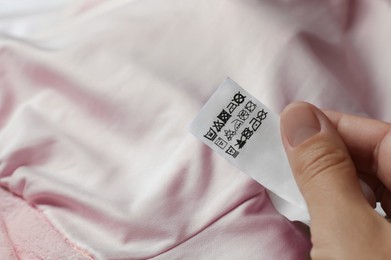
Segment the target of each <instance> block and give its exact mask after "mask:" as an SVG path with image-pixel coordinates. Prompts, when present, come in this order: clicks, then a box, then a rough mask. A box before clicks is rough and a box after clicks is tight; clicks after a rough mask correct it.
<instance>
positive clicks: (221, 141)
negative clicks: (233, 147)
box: [215, 137, 228, 149]
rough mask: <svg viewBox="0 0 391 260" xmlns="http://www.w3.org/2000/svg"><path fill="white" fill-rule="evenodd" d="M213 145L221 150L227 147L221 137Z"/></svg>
mask: <svg viewBox="0 0 391 260" xmlns="http://www.w3.org/2000/svg"><path fill="white" fill-rule="evenodd" d="M215 144H216V145H217V146H218V147H220V148H221V149H224V148H225V147H226V146H227V144H228V143H227V142H226V141H224V140H223V139H222V138H221V137H219V138H217V140H216V142H215Z"/></svg>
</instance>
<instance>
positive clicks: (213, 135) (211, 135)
mask: <svg viewBox="0 0 391 260" xmlns="http://www.w3.org/2000/svg"><path fill="white" fill-rule="evenodd" d="M216 136H217V133H216V132H215V131H214V130H213V129H212V128H211V127H209V130H208V132H207V133H206V134H204V137H205V138H206V139H208V140H211V141H213V140H214V139H216Z"/></svg>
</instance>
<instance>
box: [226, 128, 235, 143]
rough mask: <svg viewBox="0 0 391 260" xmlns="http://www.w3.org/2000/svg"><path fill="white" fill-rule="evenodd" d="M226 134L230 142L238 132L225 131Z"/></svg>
mask: <svg viewBox="0 0 391 260" xmlns="http://www.w3.org/2000/svg"><path fill="white" fill-rule="evenodd" d="M224 133H225V137H227V140H228V141H231V140H232V137H234V136H235V135H236V131H232V130H224Z"/></svg>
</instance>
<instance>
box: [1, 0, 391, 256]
mask: <svg viewBox="0 0 391 260" xmlns="http://www.w3.org/2000/svg"><path fill="white" fill-rule="evenodd" d="M41 5H42V6H41V9H42V12H40V11H39V8H38V9H37V7H34V8H35V9H34V8H33V7H30V8H31V10H30V11H31V12H36V13H40V15H39V16H29V17H27V16H26V17H24V16H16V15H15V16H14V17H13V16H12V14H14V11H15V10H13V9H12V8H11V9H9V10H8V11H7V12H9V13H8V14H9V15H8V16H7V17H11V18H12V17H13V18H12V19H13V20H12V19H11V18H9V19H11V20H12V22H9V23H6V22H0V23H2V26H1V27H0V28H1V30H2V35H3V36H2V37H1V39H0V161H1V164H0V185H1V187H2V188H3V189H4V190H2V191H1V192H2V193H4V192H5V191H6V193H12V194H13V195H12V196H18V197H19V198H21V199H23V200H24V201H20V205H21V206H20V207H16V208H15V211H19V212H21V213H22V212H24V210H26V209H27V208H29V210H33V209H32V208H30V205H31V206H33V207H34V210H33V212H34V213H31V214H36V216H37V217H36V218H31V220H26V221H30V222H29V223H30V224H28V225H26V227H25V228H24V230H20V229H15V230H14V231H13V232H14V233H13V234H17V233H23V232H27V233H29V232H33V231H31V230H30V229H29V228H27V227H28V226H34V223H35V222H36V223H41V224H39V225H38V224H37V225H36V226H37V227H39V228H40V229H42V230H48V231H47V233H48V234H51V235H48V236H50V237H51V236H56V239H54V240H53V241H56V242H53V244H50V243H46V242H44V240H42V243H40V246H39V247H36V244H32V243H29V242H31V241H30V240H29V239H27V240H25V241H22V242H17V240H15V236H11V235H2V236H1V238H0V239H1V241H7V242H6V243H4V245H6V246H5V248H6V249H7V250H8V252H9V253H8V254H9V255H12V254H14V255H15V252H19V251H20V250H22V249H23V248H25V249H26V248H31V247H36V248H39V249H38V250H41V251H40V252H38V253H36V256H37V257H36V258H37V259H39V257H42V258H45V256H47V255H46V254H47V250H46V251H45V249H47V248H53V247H56V246H55V243H58V245H62V246H63V247H61V246H58V247H56V248H57V249H58V250H59V252H60V251H61V252H65V253H68V254H74V255H76V256H77V257H81V258H86V259H89V258H95V259H151V258H153V259H302V258H305V257H306V256H308V254H309V250H310V241H309V237H308V234H307V233H306V231H305V230H302V228H301V226H300V225H297V224H295V223H291V222H289V221H287V220H286V219H285V218H284V217H282V216H280V215H279V214H278V213H277V212H276V211H275V210H274V209H273V206H272V204H271V203H270V201H269V199H268V197H267V195H266V193H265V190H264V189H263V187H262V186H261V185H259V184H257V183H255V182H254V181H253V180H251V179H250V178H248V177H247V176H246V175H244V174H243V173H241V172H239V171H238V170H237V169H235V168H234V167H233V166H231V165H229V164H228V163H227V162H225V161H224V160H223V159H222V158H220V157H219V156H217V155H215V154H214V153H212V152H211V151H210V150H209V149H208V148H207V147H205V146H204V145H202V144H201V143H200V142H199V141H198V140H196V139H195V138H194V137H193V136H191V135H190V134H189V133H188V131H187V125H188V123H189V122H190V121H191V119H192V118H193V117H194V116H195V114H196V113H197V112H198V110H199V109H200V107H201V106H202V105H203V103H204V102H205V101H206V100H207V98H208V97H209V95H210V94H211V93H213V91H214V90H215V88H216V87H217V86H218V85H219V83H220V82H221V81H222V80H223V79H224V78H225V77H226V76H229V77H231V78H233V79H234V80H235V81H237V82H238V83H239V84H240V85H241V86H243V87H244V88H246V89H247V90H248V91H249V92H250V93H253V94H254V96H256V97H257V98H258V99H260V100H261V101H262V102H264V103H265V104H266V105H267V106H269V107H270V108H272V109H273V110H275V111H276V112H279V111H280V110H281V109H282V108H283V107H284V106H285V105H286V104H288V103H289V102H291V101H293V100H299V99H300V100H306V101H309V102H312V103H314V104H316V105H318V106H321V107H325V108H330V109H336V110H340V111H344V112H350V113H356V114H365V115H368V116H371V117H375V118H379V119H383V120H390V119H391V116H390V115H389V114H388V113H387V111H389V109H390V102H387V97H388V96H389V95H390V94H391V93H390V92H391V90H390V89H389V88H388V87H387V86H388V83H389V82H390V77H391V76H390V74H389V73H386V71H387V68H389V67H390V65H391V64H390V63H391V57H390V56H389V54H388V52H387V51H386V46H389V41H390V40H389V39H390V37H389V33H388V34H387V32H389V31H390V19H391V18H390V17H391V16H390V7H389V3H387V2H385V1H380V0H378V1H371V2H369V1H309V0H308V1H304V0H303V1H299V0H297V1H266V0H265V1H250V0H248V1H235V0H224V1H223V0H218V1H213V2H212V1H207V0H202V1H190V0H185V1H184V0H180V1H179V0H168V1H167V0H165V1H160V0H150V1H118V2H116V1H112V2H104V1H83V2H78V3H73V4H68V3H65V2H58V6H57V7H56V8H52V9H50V8H49V9H45V7H47V5H48V4H47V3H46V2H45V1H42V2H41ZM27 6H28V5H27ZM24 8H26V10H27V11H26V12H27V13H28V10H29V9H28V7H26V6H24ZM3 12H5V11H3ZM38 17H39V18H38ZM260 170H262V171H268V169H260ZM270 174H273V172H270ZM4 196H11V194H7V195H4ZM12 198H14V197H12ZM14 199H15V200H19V199H17V198H14ZM22 202H23V203H22ZM4 205H5V204H3V203H1V204H0V207H1V208H2V209H4V208H5V207H6V206H4ZM1 212H2V215H1V218H2V219H1V221H0V223H1V224H0V230H2V231H1V232H2V234H7V233H6V232H5V231H4V230H6V229H5V227H7V230H9V229H14V228H16V227H15V225H14V224H13V223H12V222H11V221H12V218H10V216H11V215H10V214H11V213H10V211H8V210H2V211H1ZM12 214H17V213H12ZM26 219H27V215H26ZM29 219H30V218H29ZM11 231H12V230H11ZM34 232H35V231H34ZM9 234H11V233H9ZM54 234H56V235H54ZM15 248H16V249H18V248H19V249H20V250H19V249H18V250H19V251H18V250H16V251H15V250H14V249H15ZM11 249H12V250H14V251H12V250H11ZM4 252H6V251H4ZM65 253H64V254H65ZM31 259H34V258H31Z"/></svg>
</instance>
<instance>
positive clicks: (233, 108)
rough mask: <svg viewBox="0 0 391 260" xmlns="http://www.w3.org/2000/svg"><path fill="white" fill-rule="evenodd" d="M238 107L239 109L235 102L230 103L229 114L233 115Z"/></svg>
mask: <svg viewBox="0 0 391 260" xmlns="http://www.w3.org/2000/svg"><path fill="white" fill-rule="evenodd" d="M237 107H238V105H237V104H235V103H233V102H230V103H229V104H228V106H227V108H228V112H229V113H230V114H232V113H233V112H234V111H235V109H236V108H237Z"/></svg>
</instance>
